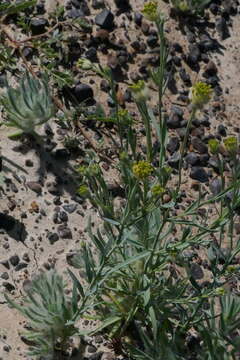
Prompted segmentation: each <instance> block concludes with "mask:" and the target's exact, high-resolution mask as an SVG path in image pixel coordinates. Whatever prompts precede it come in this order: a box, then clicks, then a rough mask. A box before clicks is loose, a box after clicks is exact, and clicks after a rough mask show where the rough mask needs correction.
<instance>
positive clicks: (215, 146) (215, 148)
mask: <svg viewBox="0 0 240 360" xmlns="http://www.w3.org/2000/svg"><path fill="white" fill-rule="evenodd" d="M219 145H220V144H219V141H218V140H217V139H210V140H209V142H208V146H209V150H210V152H211V153H212V154H213V155H216V154H217V153H218V152H219Z"/></svg>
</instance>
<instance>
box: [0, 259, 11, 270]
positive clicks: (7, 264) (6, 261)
mask: <svg viewBox="0 0 240 360" xmlns="http://www.w3.org/2000/svg"><path fill="white" fill-rule="evenodd" d="M0 264H1V265H3V266H4V267H5V268H6V269H8V270H9V269H10V265H9V262H8V260H2V261H0Z"/></svg>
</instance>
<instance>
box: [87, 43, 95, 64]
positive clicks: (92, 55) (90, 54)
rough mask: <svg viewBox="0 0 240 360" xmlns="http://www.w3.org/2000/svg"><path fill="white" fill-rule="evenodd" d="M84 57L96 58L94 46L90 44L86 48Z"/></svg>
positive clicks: (92, 59)
mask: <svg viewBox="0 0 240 360" xmlns="http://www.w3.org/2000/svg"><path fill="white" fill-rule="evenodd" d="M85 57H86V58H87V59H89V60H91V61H96V59H97V50H96V48H95V47H94V46H91V47H90V48H89V49H88V50H86V52H85Z"/></svg>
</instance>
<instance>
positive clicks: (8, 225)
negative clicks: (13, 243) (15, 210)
mask: <svg viewBox="0 0 240 360" xmlns="http://www.w3.org/2000/svg"><path fill="white" fill-rule="evenodd" d="M14 226H15V220H14V218H13V217H11V216H9V215H7V214H4V213H0V229H4V230H6V231H11V230H13V228H14Z"/></svg>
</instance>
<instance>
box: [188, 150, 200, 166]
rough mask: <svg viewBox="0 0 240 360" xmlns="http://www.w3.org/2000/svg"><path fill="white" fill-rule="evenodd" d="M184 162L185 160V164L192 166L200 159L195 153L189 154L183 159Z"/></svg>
mask: <svg viewBox="0 0 240 360" xmlns="http://www.w3.org/2000/svg"><path fill="white" fill-rule="evenodd" d="M185 160H186V162H187V164H190V165H192V166H194V165H197V164H198V163H199V160H200V157H199V155H197V154H196V153H195V152H190V153H188V154H187V156H186V157H185Z"/></svg>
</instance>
